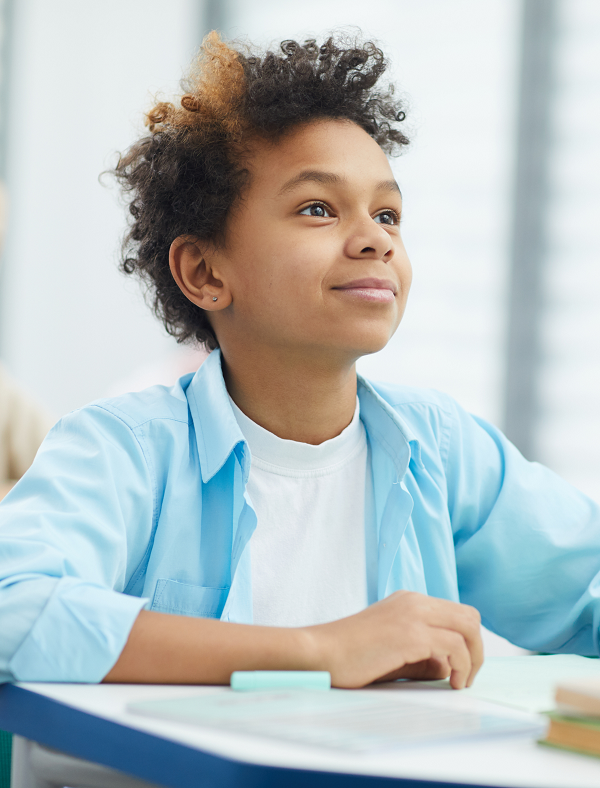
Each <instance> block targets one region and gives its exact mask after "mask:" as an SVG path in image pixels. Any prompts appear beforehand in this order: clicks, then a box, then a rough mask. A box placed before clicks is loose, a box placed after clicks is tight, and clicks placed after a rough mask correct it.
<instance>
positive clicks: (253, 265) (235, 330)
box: [207, 120, 411, 363]
mask: <svg viewBox="0 0 600 788" xmlns="http://www.w3.org/2000/svg"><path fill="white" fill-rule="evenodd" d="M248 168H249V170H250V173H251V180H250V184H249V186H248V188H247V189H246V191H245V192H244V195H243V198H242V199H241V200H240V201H239V203H238V204H237V205H236V207H235V209H234V211H233V212H232V214H231V217H230V219H229V223H228V228H227V240H226V243H225V244H224V246H223V247H220V248H218V249H216V250H214V251H213V252H212V253H210V254H209V255H208V256H207V262H208V263H209V264H210V266H211V268H212V272H213V275H214V276H215V277H216V278H217V279H219V280H220V281H222V282H223V287H224V292H223V295H224V296H226V298H224V299H220V300H222V301H223V302H226V301H228V298H227V296H229V298H230V299H231V303H230V305H228V306H227V307H226V308H223V309H220V310H218V311H213V312H211V321H212V324H213V326H214V329H215V332H216V334H217V337H218V339H219V342H220V344H221V346H222V348H223V351H224V352H225V354H227V350H228V346H229V347H232V345H231V343H232V342H233V343H235V342H240V341H241V342H242V344H243V345H246V346H247V345H248V343H249V342H251V343H252V344H253V347H254V348H255V349H256V348H258V347H260V346H261V345H263V346H264V344H265V343H266V344H267V345H269V346H271V347H272V348H274V349H280V350H284V351H286V352H292V353H300V354H301V355H303V354H305V353H309V354H310V357H311V358H314V359H315V361H316V360H317V358H318V357H321V358H323V359H328V360H330V361H335V360H339V361H340V362H343V363H347V362H353V361H354V360H356V358H358V357H360V356H361V355H365V354H367V353H373V352H375V351H377V350H380V349H381V348H382V347H384V346H385V344H386V343H387V342H388V340H389V339H390V337H391V336H392V334H393V333H394V331H395V330H396V328H397V327H398V324H399V323H400V320H401V318H402V314H403V312H404V307H405V305H406V299H407V296H408V291H409V288H410V283H411V267H410V262H409V260H408V257H407V254H406V251H405V249H404V245H403V243H402V239H401V237H400V225H399V222H400V214H401V209H402V199H401V195H400V191H399V189H398V187H397V185H396V182H395V180H394V176H393V175H392V171H391V168H390V165H389V163H388V161H387V158H386V156H385V154H384V153H383V151H382V150H381V148H380V147H379V145H378V144H377V143H376V142H375V141H374V140H373V139H371V137H369V135H368V134H367V133H366V132H365V131H363V130H362V129H361V128H360V127H358V126H357V125H355V124H354V123H351V122H348V121H337V120H333V121H318V122H314V123H311V124H310V125H306V126H301V127H298V128H296V129H294V130H293V131H292V132H291V133H289V134H288V135H286V136H285V137H284V138H283V139H282V140H281V141H280V142H278V143H276V144H268V143H265V142H259V143H257V144H256V146H255V147H254V148H253V150H252V155H251V157H250V160H249V163H248ZM223 305H225V304H223Z"/></svg>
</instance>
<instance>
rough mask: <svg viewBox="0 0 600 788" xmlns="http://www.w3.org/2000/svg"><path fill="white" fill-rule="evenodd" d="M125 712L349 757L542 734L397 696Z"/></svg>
mask: <svg viewBox="0 0 600 788" xmlns="http://www.w3.org/2000/svg"><path fill="white" fill-rule="evenodd" d="M128 711H131V712H134V713H137V714H144V715H146V716H151V717H159V718H162V719H169V720H174V721H177V722H187V723H190V724H193V725H200V726H202V727H209V728H217V729H222V730H227V731H229V732H237V733H246V734H251V735H258V736H266V737H268V738H273V739H279V740H284V741H292V742H295V743H300V744H309V745H317V746H322V747H327V748H333V749H338V750H340V749H341V750H346V751H352V752H368V751H372V750H384V749H385V750H389V749H397V748H399V747H403V746H414V745H418V744H425V743H432V742H439V741H445V740H453V739H464V738H472V737H479V736H485V735H499V734H515V733H530V734H531V735H537V734H539V732H540V730H539V723H538V722H537V721H536V720H535V719H533V720H532V719H529V718H524V717H515V716H507V715H506V714H504V715H501V714H498V715H494V714H492V713H479V712H477V711H471V710H461V709H453V708H451V707H448V704H445V706H443V705H439V704H438V705H437V706H436V705H435V704H434V703H432V704H428V703H427V702H424V701H423V700H422V699H417V697H416V696H413V697H410V696H409V695H403V694H401V693H395V692H393V693H381V692H369V691H367V692H356V691H347V690H346V691H345V690H331V691H311V690H306V691H301V690H296V691H294V690H292V691H271V692H245V693H236V692H224V693H219V694H214V695H207V696H204V697H203V696H199V697H190V698H180V699H174V700H165V701H146V702H140V703H133V704H130V705H129V706H128Z"/></svg>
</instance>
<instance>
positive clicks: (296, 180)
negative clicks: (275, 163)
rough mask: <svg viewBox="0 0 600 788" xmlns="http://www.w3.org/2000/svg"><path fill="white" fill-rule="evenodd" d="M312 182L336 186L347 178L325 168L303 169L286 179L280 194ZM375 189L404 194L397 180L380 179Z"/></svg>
mask: <svg viewBox="0 0 600 788" xmlns="http://www.w3.org/2000/svg"><path fill="white" fill-rule="evenodd" d="M310 182H312V183H324V184H325V185H327V186H336V185H339V184H344V183H346V179H345V178H342V177H341V176H339V175H336V174H335V172H326V171H325V170H303V171H302V172H300V173H298V175H294V177H293V178H290V180H289V181H286V182H285V183H284V184H283V186H282V187H281V189H280V190H279V196H282V195H283V194H287V193H288V192H290V191H293V190H294V189H295V188H296V187H297V186H299V185H300V184H301V183H310ZM375 189H376V190H377V191H389V192H397V193H398V194H400V195H401V196H402V192H401V191H400V187H399V186H398V184H397V183H396V181H395V180H387V181H380V182H379V183H378V184H376V186H375Z"/></svg>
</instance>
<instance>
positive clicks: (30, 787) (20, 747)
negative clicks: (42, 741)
mask: <svg viewBox="0 0 600 788" xmlns="http://www.w3.org/2000/svg"><path fill="white" fill-rule="evenodd" d="M33 747H35V742H32V741H29V739H24V738H23V737H22V736H13V745H12V767H11V774H10V788H51V785H52V784H51V783H48V782H45V781H44V780H40V779H39V778H38V776H37V774H36V773H35V771H34V770H33V766H32V763H31V750H32V748H33Z"/></svg>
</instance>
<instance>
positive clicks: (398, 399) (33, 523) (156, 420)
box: [0, 351, 600, 682]
mask: <svg viewBox="0 0 600 788" xmlns="http://www.w3.org/2000/svg"><path fill="white" fill-rule="evenodd" d="M220 362H221V358H220V353H219V352H218V351H215V352H213V353H212V354H211V355H210V356H209V358H208V359H207V360H206V361H205V362H204V364H203V365H202V366H201V367H200V369H199V371H198V372H197V373H196V374H195V375H193V376H192V375H187V376H185V377H183V378H181V380H180V381H179V383H178V384H177V385H176V386H174V387H173V388H164V387H161V386H155V387H153V388H150V389H147V390H145V391H142V392H140V393H136V394H128V395H125V396H123V397H118V398H115V399H110V400H102V401H99V402H96V403H94V404H92V405H89V406H87V407H85V408H82V409H81V410H79V411H76V412H74V413H71V414H70V415H68V416H66V417H65V418H64V419H62V420H61V421H60V422H59V423H58V424H57V425H56V427H54V429H53V430H52V431H51V433H50V435H49V436H48V438H47V439H46V440H45V442H44V444H43V446H42V448H41V449H40V451H39V453H38V456H37V458H36V460H35V462H34V464H33V466H32V467H31V469H30V470H29V471H28V472H27V474H26V475H25V476H24V477H23V479H22V480H21V481H20V482H19V483H18V484H17V485H16V487H15V488H14V489H13V490H12V492H11V493H9V495H8V496H7V497H6V499H5V500H4V502H3V503H2V504H1V505H0V679H2V680H7V681H10V680H20V681H35V680H39V681H82V682H97V681H100V680H101V679H102V678H103V677H104V676H105V675H106V673H107V672H108V671H109V670H110V668H111V667H112V666H113V665H114V663H115V662H116V660H117V658H118V656H119V654H120V652H121V650H122V648H123V646H124V644H125V642H126V640H127V636H128V634H129V631H130V629H131V627H132V625H133V623H134V621H135V619H136V616H137V615H138V613H139V611H140V610H141V609H142V608H143V607H145V606H146V607H148V608H150V609H152V610H158V611H161V612H167V613H178V614H183V615H190V616H209V617H213V618H221V619H222V620H224V621H238V622H247V623H251V622H252V579H251V572H250V556H249V550H248V549H247V548H248V542H249V540H250V537H251V536H252V533H253V531H254V529H255V527H256V514H255V512H254V509H253V508H252V504H251V501H250V500H249V498H248V496H247V494H246V491H245V487H246V482H247V479H248V472H249V466H250V453H249V450H248V446H247V444H246V443H245V441H244V438H243V436H242V433H241V432H240V429H239V427H238V424H237V421H236V419H235V417H234V415H233V412H232V409H231V405H230V403H229V400H228V396H227V391H226V388H225V384H224V381H223V376H222V373H221V363H220ZM358 396H359V398H360V415H361V419H362V421H363V424H364V426H365V429H366V432H367V438H368V442H369V449H370V453H371V461H372V470H373V482H374V483H373V491H374V514H375V517H374V523H373V529H374V532H373V533H370V534H367V539H366V544H367V562H368V564H369V567H370V570H371V571H369V573H368V574H369V576H370V577H371V578H372V581H371V583H370V588H369V601H370V602H374V601H375V600H377V599H382V598H383V597H385V596H387V595H389V594H391V593H392V592H393V591H396V590H398V589H411V590H414V591H418V592H421V593H424V594H429V595H431V596H436V597H441V598H444V599H450V600H454V601H459V600H460V601H461V602H467V603H469V604H471V605H474V606H475V607H477V608H478V609H479V611H480V612H481V615H482V619H483V622H484V624H485V625H486V626H487V627H489V628H490V629H491V630H493V631H494V632H496V633H498V634H499V635H502V636H504V637H507V638H508V639H509V640H511V641H513V642H514V643H517V644H518V645H520V646H523V647H525V648H530V649H539V650H544V651H554V652H575V653H580V654H590V655H591V654H598V627H599V620H598V618H599V614H600V600H599V599H598V596H599V592H600V585H599V581H598V572H599V570H600V508H599V507H598V505H597V504H596V503H594V502H593V501H592V500H590V499H589V498H587V497H586V496H585V495H583V494H582V493H580V492H578V491H577V490H575V489H573V488H572V487H571V486H570V485H568V484H567V483H566V482H564V481H562V480H561V479H560V478H559V477H557V476H556V475H555V474H554V473H552V472H551V471H549V470H548V469H546V468H544V467H542V466H540V465H538V464H536V463H529V462H527V461H526V460H525V459H524V458H523V457H522V456H521V455H520V454H519V452H518V451H517V450H516V449H515V448H514V447H513V446H512V445H511V444H510V443H509V442H508V441H507V440H506V438H505V437H504V436H503V435H502V434H501V433H500V432H499V431H498V430H496V429H495V428H494V427H492V426H491V425H489V424H487V423H486V422H484V421H482V420H480V419H478V418H475V417H473V416H470V415H469V414H467V413H465V412H464V411H463V410H462V409H461V408H460V407H459V406H458V405H457V404H456V403H455V402H454V401H453V400H452V399H451V398H450V397H447V396H445V395H443V394H439V393H437V392H435V391H423V390H418V389H412V388H405V387H396V386H389V385H379V384H371V383H369V382H368V381H366V380H364V379H362V378H359V381H358ZM341 549H343V546H341Z"/></svg>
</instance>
